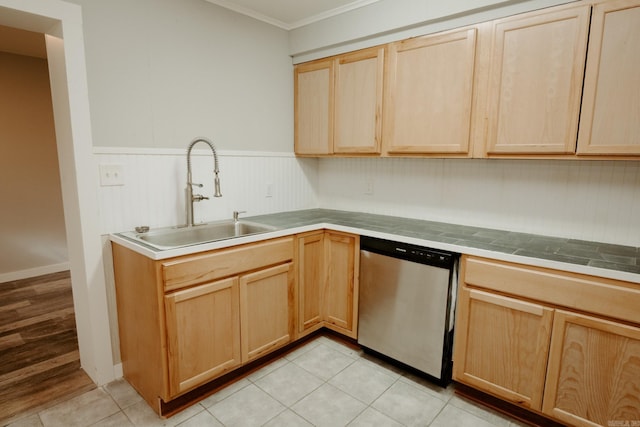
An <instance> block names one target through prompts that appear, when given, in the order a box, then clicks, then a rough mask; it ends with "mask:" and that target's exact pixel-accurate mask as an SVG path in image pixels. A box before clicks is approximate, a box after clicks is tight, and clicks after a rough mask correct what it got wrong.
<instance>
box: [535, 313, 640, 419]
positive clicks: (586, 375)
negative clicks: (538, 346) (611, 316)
mask: <svg viewBox="0 0 640 427" xmlns="http://www.w3.org/2000/svg"><path fill="white" fill-rule="evenodd" d="M553 330H554V334H553V339H552V343H551V353H550V356H549V370H548V373H547V384H546V386H545V397H544V406H543V412H544V413H546V414H548V415H551V416H553V417H554V418H556V419H558V420H560V421H563V422H565V423H568V424H572V425H578V426H593V425H602V426H608V425H609V426H610V425H613V423H615V425H628V424H626V422H630V421H637V420H640V393H639V392H638V391H639V390H640V328H638V327H633V326H630V325H626V324H622V323H618V322H611V321H608V320H603V319H598V318H595V317H591V316H585V315H580V314H576V313H570V312H566V311H564V310H557V311H556V314H555V319H554V326H553Z"/></svg>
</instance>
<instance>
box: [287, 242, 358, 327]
mask: <svg viewBox="0 0 640 427" xmlns="http://www.w3.org/2000/svg"><path fill="white" fill-rule="evenodd" d="M297 250H298V292H299V301H298V304H299V306H298V312H299V317H298V332H299V333H300V334H301V335H306V334H308V333H311V332H313V331H314V330H317V329H319V328H321V327H323V326H325V327H327V328H329V329H332V330H335V331H337V332H340V333H342V334H344V335H347V336H349V337H351V338H356V337H357V333H358V272H359V262H360V258H359V250H360V237H359V236H357V235H352V234H347V233H340V232H336V231H320V232H310V233H306V234H302V235H300V236H299V237H298V245H297Z"/></svg>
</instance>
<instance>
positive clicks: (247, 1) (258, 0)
mask: <svg viewBox="0 0 640 427" xmlns="http://www.w3.org/2000/svg"><path fill="white" fill-rule="evenodd" d="M207 1H208V2H210V3H214V4H217V5H219V6H222V7H225V8H227V9H231V10H233V11H235V12H238V13H241V14H243V15H247V16H251V17H252V18H255V19H259V20H261V21H264V22H268V23H269V24H272V25H275V26H278V27H280V28H283V29H285V30H292V29H294V28H298V27H301V26H303V25H307V24H310V23H312V22H316V21H320V20H321V19H325V18H329V17H331V16H335V15H339V14H341V13H344V12H348V11H350V10H353V9H357V8H359V7H362V6H366V5H368V4H371V3H375V2H377V1H380V0H207Z"/></svg>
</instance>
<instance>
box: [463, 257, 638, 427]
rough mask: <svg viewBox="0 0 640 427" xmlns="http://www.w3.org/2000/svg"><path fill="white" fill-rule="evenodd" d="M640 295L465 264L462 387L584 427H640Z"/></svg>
mask: <svg viewBox="0 0 640 427" xmlns="http://www.w3.org/2000/svg"><path fill="white" fill-rule="evenodd" d="M638 307H640V285H638V284H635V283H629V282H622V281H616V280H609V279H604V278H598V277H593V276H586V275H580V274H573V273H567V272H562V271H556V270H549V269H544V268H538V267H530V266H525V265H519V264H512V263H506V262H500V261H493V260H488V259H483V258H476V257H469V256H467V257H464V259H463V263H462V271H461V287H460V293H459V300H458V308H457V320H456V335H455V348H454V365H453V366H454V373H453V376H454V379H455V380H456V381H459V382H461V383H464V384H467V385H469V386H471V387H473V388H476V389H478V390H481V391H484V392H487V393H489V394H492V395H494V396H496V397H499V398H501V399H503V400H506V401H509V402H511V403H513V404H516V405H519V406H522V407H524V408H527V409H529V410H532V411H534V412H537V413H540V414H543V415H545V416H547V417H550V418H553V419H555V420H558V421H560V422H562V423H565V424H568V425H576V426H610V425H631V424H629V423H631V422H640V310H639V309H638Z"/></svg>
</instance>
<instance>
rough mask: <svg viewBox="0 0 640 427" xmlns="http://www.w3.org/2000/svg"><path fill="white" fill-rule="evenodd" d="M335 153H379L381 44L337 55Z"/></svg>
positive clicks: (382, 54)
mask: <svg viewBox="0 0 640 427" xmlns="http://www.w3.org/2000/svg"><path fill="white" fill-rule="evenodd" d="M335 61H336V65H335V70H336V76H335V85H336V87H335V134H334V139H333V152H334V153H343V154H349V153H358V154H361V153H380V139H381V133H382V88H383V86H382V76H383V65H384V62H383V61H384V48H372V49H365V50H361V51H358V52H354V53H351V54H346V55H341V56H339V57H338V58H336V60H335Z"/></svg>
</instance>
